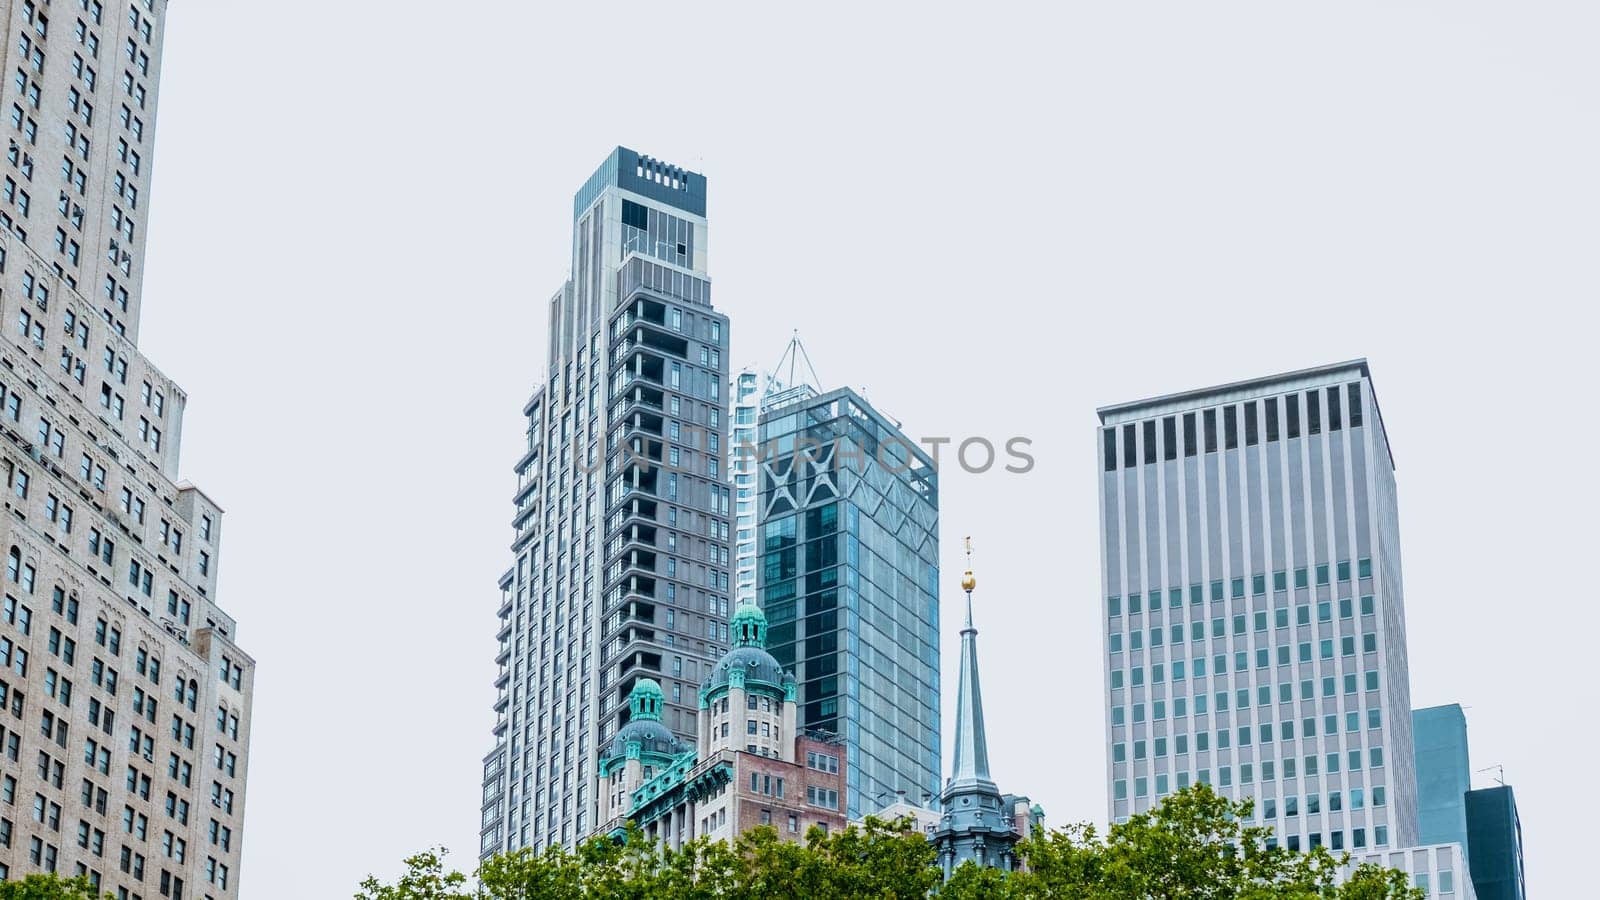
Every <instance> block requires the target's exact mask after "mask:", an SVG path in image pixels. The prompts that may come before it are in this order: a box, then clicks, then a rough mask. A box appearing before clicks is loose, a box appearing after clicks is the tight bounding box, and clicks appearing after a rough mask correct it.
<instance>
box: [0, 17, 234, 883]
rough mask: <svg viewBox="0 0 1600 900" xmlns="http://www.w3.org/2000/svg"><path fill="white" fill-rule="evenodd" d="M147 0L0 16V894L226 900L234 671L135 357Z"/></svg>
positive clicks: (145, 199)
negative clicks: (84, 881)
mask: <svg viewBox="0 0 1600 900" xmlns="http://www.w3.org/2000/svg"><path fill="white" fill-rule="evenodd" d="M166 13H167V4H166V2H165V0H131V2H128V3H122V4H112V3H102V2H100V0H56V2H55V3H54V4H51V3H49V2H47V0H0V16H3V21H4V23H5V24H4V27H5V30H6V35H5V42H4V51H3V52H4V53H5V71H6V78H5V81H4V83H3V84H0V108H3V109H4V110H5V114H6V117H7V119H8V124H7V135H6V146H7V151H6V165H5V167H4V174H3V177H4V184H3V192H0V200H3V203H0V306H3V311H0V321H3V322H5V323H6V324H5V339H4V340H0V430H3V433H4V439H3V440H0V447H3V453H0V455H3V465H4V472H3V473H0V474H3V476H4V477H5V479H6V495H5V499H6V513H7V514H6V515H5V517H4V519H3V523H0V547H3V548H4V549H5V552H6V553H7V559H8V562H7V566H6V576H5V583H4V589H5V597H4V608H3V615H0V879H4V878H14V877H20V876H21V875H23V874H25V873H29V872H41V871H47V872H59V873H62V874H64V875H76V874H82V875H86V876H88V877H89V879H90V880H92V881H94V882H95V883H96V884H98V885H99V888H100V890H102V891H105V892H109V893H111V894H113V895H115V896H118V897H130V896H134V897H196V898H198V897H210V898H216V900H221V898H228V897H236V896H238V882H239V853H240V847H241V844H242V838H243V831H242V829H243V816H244V793H245V775H246V771H247V769H248V767H249V755H248V752H247V750H248V744H249V739H250V705H251V690H252V683H253V681H254V677H255V665H254V663H253V662H252V660H251V659H250V657H249V656H248V655H247V654H246V653H245V652H244V651H243V650H241V649H240V648H239V647H238V646H237V645H236V644H235V643H234V641H235V639H236V637H237V633H236V629H235V626H234V621H233V619H232V618H231V617H229V616H228V614H227V613H225V612H223V611H222V609H221V608H220V607H218V606H217V567H218V562H219V554H220V546H219V541H220V540H221V537H222V510H221V508H220V507H218V506H217V504H216V503H215V502H213V501H212V500H211V499H210V498H208V497H207V496H206V495H205V494H204V493H202V492H201V491H200V489H199V488H196V487H195V486H193V485H191V484H189V483H188V482H185V481H180V480H179V479H178V444H179V439H180V437H181V435H182V433H183V414H184V408H185V405H186V400H185V396H184V393H183V391H182V389H180V388H179V387H178V386H177V385H176V384H175V383H173V381H172V380H171V379H169V378H168V377H167V376H166V375H164V374H162V372H161V371H160V370H158V369H157V368H156V367H155V366H154V365H153V364H152V363H151V362H150V360H149V359H147V358H146V357H145V356H144V354H143V353H141V352H140V351H139V348H138V347H137V346H136V344H135V341H136V339H137V337H138V334H139V312H140V309H141V305H142V301H141V296H140V285H141V282H142V279H143V277H144V250H145V226H146V222H147V215H148V209H149V205H150V192H149V185H150V169H151V164H152V162H153V159H154V146H153V141H154V137H155V135H154V128H155V118H156V99H157V91H158V74H159V71H160V67H161V58H162V30H163V27H164V25H165V21H166Z"/></svg>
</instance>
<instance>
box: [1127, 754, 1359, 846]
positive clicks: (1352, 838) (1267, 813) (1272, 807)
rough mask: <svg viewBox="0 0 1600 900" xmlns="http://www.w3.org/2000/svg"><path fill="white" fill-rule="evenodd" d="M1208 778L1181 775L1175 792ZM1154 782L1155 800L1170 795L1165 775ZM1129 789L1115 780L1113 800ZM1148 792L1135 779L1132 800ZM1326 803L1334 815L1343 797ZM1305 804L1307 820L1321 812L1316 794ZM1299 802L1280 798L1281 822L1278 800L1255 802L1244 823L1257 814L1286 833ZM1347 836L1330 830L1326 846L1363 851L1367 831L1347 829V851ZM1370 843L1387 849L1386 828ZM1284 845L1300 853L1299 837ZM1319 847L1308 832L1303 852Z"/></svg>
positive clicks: (1355, 805)
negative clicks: (1281, 803) (1133, 797)
mask: <svg viewBox="0 0 1600 900" xmlns="http://www.w3.org/2000/svg"><path fill="white" fill-rule="evenodd" d="M1226 771H1228V770H1227V768H1226V767H1224V768H1223V769H1221V770H1220V772H1226ZM1220 772H1219V774H1220ZM1210 777H1211V773H1210V771H1209V770H1201V771H1200V772H1198V773H1196V774H1195V775H1193V776H1191V775H1190V774H1189V773H1187V772H1180V773H1178V775H1177V778H1176V781H1177V785H1178V789H1179V790H1182V789H1183V788H1185V787H1188V786H1189V784H1190V782H1191V781H1203V782H1207V783H1209V781H1210ZM1154 781H1155V785H1154V787H1155V796H1156V797H1162V796H1165V795H1166V794H1167V793H1169V791H1168V788H1169V786H1170V781H1169V776H1167V775H1164V774H1162V775H1156V776H1154ZM1128 787H1129V785H1128V782H1127V780H1126V779H1118V780H1117V781H1115V782H1114V783H1113V784H1112V796H1113V798H1114V799H1116V800H1126V799H1127V797H1128ZM1150 789H1151V779H1150V778H1149V777H1140V778H1135V779H1134V784H1133V793H1134V796H1135V797H1139V798H1144V797H1149V796H1150ZM1383 790H1384V789H1383V788H1382V787H1381V786H1379V787H1374V788H1373V789H1372V805H1373V806H1374V807H1381V806H1383V805H1384V799H1383ZM1349 795H1350V800H1349V803H1350V808H1351V809H1352V810H1357V809H1361V808H1362V803H1363V799H1362V792H1361V789H1359V788H1353V789H1351V790H1350V791H1349ZM1327 799H1328V803H1327V808H1328V811H1329V812H1337V811H1339V810H1340V809H1342V808H1343V799H1342V796H1341V794H1340V792H1339V791H1330V792H1329V793H1328V796H1327ZM1304 800H1305V814H1306V815H1307V816H1310V815H1314V814H1317V813H1319V812H1320V811H1321V809H1322V804H1321V803H1320V800H1321V795H1319V794H1306V795H1305V796H1304ZM1300 801H1301V798H1300V797H1285V798H1283V806H1282V818H1280V817H1279V812H1280V809H1279V801H1278V799H1277V798H1272V797H1269V798H1265V799H1261V800H1259V801H1256V803H1255V804H1254V806H1253V808H1252V810H1251V812H1250V814H1249V816H1248V817H1247V819H1246V821H1256V819H1257V814H1258V813H1259V818H1260V820H1261V823H1262V824H1266V825H1273V826H1274V827H1276V826H1277V824H1278V823H1280V822H1281V823H1282V825H1283V827H1284V828H1285V829H1287V828H1288V827H1290V826H1292V825H1293V824H1294V823H1293V821H1292V820H1294V819H1296V817H1298V816H1300V814H1301V806H1300ZM1330 824H1336V823H1330ZM1346 834H1347V832H1346V831H1345V830H1344V829H1342V828H1333V829H1331V830H1330V831H1329V832H1328V833H1327V846H1328V847H1329V848H1330V849H1332V850H1345V849H1350V850H1359V849H1362V848H1365V847H1367V846H1368V832H1367V829H1366V828H1365V827H1353V828H1350V829H1349V831H1348V836H1349V837H1348V839H1349V845H1348V847H1347V846H1346V843H1345V841H1346ZM1371 841H1372V844H1371V845H1372V846H1374V847H1385V846H1388V844H1389V826H1388V825H1383V824H1379V825H1374V826H1373V827H1372V831H1371ZM1284 843H1285V844H1286V846H1287V847H1288V849H1289V850H1291V851H1299V850H1301V849H1302V845H1301V837H1300V835H1299V834H1289V835H1286V836H1285V838H1284ZM1277 844H1278V840H1277V838H1276V837H1273V838H1269V840H1268V845H1269V846H1277ZM1321 846H1324V843H1323V833H1322V832H1320V831H1313V832H1309V833H1308V834H1307V835H1306V841H1305V848H1306V849H1311V848H1315V847H1321Z"/></svg>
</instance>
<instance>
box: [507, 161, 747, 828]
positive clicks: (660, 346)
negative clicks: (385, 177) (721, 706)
mask: <svg viewBox="0 0 1600 900" xmlns="http://www.w3.org/2000/svg"><path fill="white" fill-rule="evenodd" d="M705 211H706V181H705V178H704V177H702V176H701V175H699V174H696V173H694V172H688V171H685V170H683V169H681V168H678V167H676V166H672V165H669V164H667V163H664V162H661V161H659V160H654V159H651V158H649V157H647V156H642V155H640V154H638V153H635V152H634V151H632V150H628V149H626V148H623V147H618V148H617V149H616V150H614V151H613V152H612V153H611V154H610V155H609V156H608V157H606V159H605V161H604V162H603V163H601V165H600V168H599V169H597V170H596V171H595V173H594V175H593V176H591V177H590V178H589V180H588V181H587V182H585V183H584V185H583V187H581V188H580V189H579V190H578V193H577V196H576V197H575V198H574V200H573V209H572V269H571V275H570V277H569V278H568V280H567V282H566V283H565V284H564V285H563V286H562V288H561V290H560V291H558V292H557V293H556V295H555V296H554V297H553V298H551V300H550V308H549V335H550V338H549V339H550V343H549V364H548V367H547V370H546V372H545V380H544V383H543V384H542V385H540V386H539V387H538V388H537V389H535V390H534V392H533V395H532V397H530V398H529V400H528V402H527V404H526V405H525V406H524V407H523V410H522V412H523V415H524V416H525V417H526V418H527V423H528V427H527V445H526V447H525V449H524V452H523V454H522V456H521V457H520V458H519V459H518V460H517V463H516V466H515V471H516V476H517V490H516V494H515V496H514V498H513V503H514V506H515V510H516V511H515V513H514V516H513V519H512V526H513V529H514V539H513V542H512V545H511V549H512V553H513V555H514V556H515V563H514V565H513V566H512V568H511V569H510V570H509V571H507V572H506V573H505V575H503V576H502V577H501V579H500V608H499V618H500V628H499V634H498V640H499V653H498V656H497V657H496V661H497V662H498V664H499V666H500V672H499V676H498V678H497V679H496V682H495V686H496V687H497V688H498V690H499V696H498V698H497V700H496V702H495V713H496V717H497V721H496V723H495V728H494V735H495V747H494V749H493V750H492V751H491V752H490V753H489V755H488V756H487V757H486V758H485V759H484V777H483V809H482V812H483V819H482V834H481V848H480V849H481V852H482V853H484V854H490V853H493V852H496V851H501V850H507V849H512V848H516V847H523V846H531V847H534V848H544V847H550V846H568V847H570V846H573V845H574V844H576V843H577V842H578V841H579V840H582V839H583V838H585V837H587V836H588V835H589V833H590V832H591V831H592V830H593V829H595V828H597V827H598V826H599V825H600V824H601V823H600V821H599V816H598V800H599V798H597V796H596V793H597V792H596V784H597V778H598V772H597V769H596V761H597V754H598V753H599V751H601V750H603V749H604V748H606V747H607V746H609V745H610V744H611V742H612V740H613V738H614V737H615V736H616V734H617V731H618V729H619V728H621V727H622V726H623V725H624V724H626V723H627V722H628V721H629V719H630V717H631V716H632V715H633V711H632V710H631V709H630V706H629V703H628V697H629V695H630V694H631V693H632V691H633V688H634V686H635V685H636V684H640V683H642V679H650V680H653V681H655V682H656V683H657V684H658V685H659V686H660V688H661V692H662V702H661V704H660V705H659V707H654V706H653V707H652V708H651V712H652V715H654V716H656V717H657V719H658V720H659V722H660V723H661V724H662V725H663V726H664V727H665V728H667V729H668V730H669V731H671V732H672V733H674V734H676V735H677V736H678V737H679V738H681V739H683V740H685V741H688V742H692V741H693V740H694V739H695V736H696V722H697V716H698V712H699V711H698V691H699V688H700V683H701V681H702V680H703V679H704V678H705V676H706V674H707V673H708V672H709V670H710V666H711V664H712V663H713V662H714V661H715V660H716V659H718V658H719V657H721V656H722V654H723V652H724V651H725V650H726V649H727V646H728V615H729V597H730V590H731V583H730V582H731V579H730V570H731V560H730V554H729V544H730V540H729V538H730V535H729V521H730V516H731V513H732V509H731V490H730V488H729V487H728V483H727V479H726V477H725V472H724V469H723V466H724V465H725V458H724V452H725V444H726V436H727V424H728V423H727V409H728V402H727V397H726V396H725V393H726V392H725V388H726V386H727V383H728V371H727V365H726V361H725V356H726V353H727V347H728V320H727V317H725V316H723V315H721V314H720V313H718V312H716V311H715V310H713V309H712V308H711V299H710V294H711V283H710V281H709V280H708V278H707V276H706V219H705Z"/></svg>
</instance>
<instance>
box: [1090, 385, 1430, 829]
mask: <svg viewBox="0 0 1600 900" xmlns="http://www.w3.org/2000/svg"><path fill="white" fill-rule="evenodd" d="M1100 420H1101V428H1100V429H1099V432H1098V435H1097V443H1098V449H1099V452H1098V454H1097V455H1096V467H1097V469H1098V471H1099V472H1100V478H1099V482H1100V518H1101V522H1102V528H1101V544H1102V569H1101V581H1102V588H1103V590H1102V595H1101V600H1100V605H1101V614H1102V626H1103V627H1104V628H1105V635H1106V638H1105V647H1106V656H1105V673H1106V683H1107V692H1106V733H1107V736H1108V737H1107V742H1108V748H1107V749H1108V754H1107V760H1106V777H1107V780H1108V782H1109V786H1110V792H1109V794H1110V813H1111V816H1112V818H1113V819H1115V820H1119V821H1120V820H1123V819H1125V818H1127V817H1128V816H1129V815H1130V814H1132V813H1136V812H1140V811H1142V810H1145V809H1148V808H1150V807H1151V806H1152V805H1153V804H1155V803H1156V802H1157V801H1158V800H1159V799H1160V798H1161V796H1162V795H1164V794H1167V793H1170V792H1172V791H1175V790H1177V789H1179V788H1182V787H1184V786H1185V785H1187V784H1189V783H1190V782H1193V781H1202V782H1208V783H1209V784H1211V786H1212V787H1213V788H1215V789H1216V790H1218V791H1219V792H1221V793H1223V794H1224V795H1227V796H1230V797H1235V798H1244V797H1254V798H1255V799H1256V816H1257V821H1258V822H1260V823H1261V824H1265V825H1270V826H1272V827H1273V829H1274V830H1275V831H1276V833H1277V835H1278V838H1279V840H1281V841H1282V842H1283V843H1284V844H1286V845H1287V846H1289V847H1291V848H1299V849H1306V848H1309V847H1311V846H1316V845H1318V844H1321V845H1324V846H1328V847H1330V848H1332V849H1334V850H1341V849H1348V850H1351V851H1355V852H1358V853H1359V852H1360V851H1362V850H1366V849H1369V848H1370V849H1377V848H1391V847H1396V848H1397V847H1408V846H1411V845H1413V844H1415V843H1416V841H1417V779H1416V772H1415V770H1414V765H1413V752H1412V739H1411V702H1410V700H1411V697H1410V684H1409V674H1408V671H1407V667H1406V621H1405V600H1404V594H1403V592H1402V590H1401V573H1400V540H1399V513H1398V508H1397V504H1396V499H1395V481H1394V462H1393V459H1392V457H1391V456H1390V452H1389V442H1388V439H1387V437H1386V435H1385V433H1384V429H1383V421H1382V419H1381V418H1380V416H1379V414H1378V404H1377V401H1376V398H1375V397H1374V394H1373V388H1372V380H1371V377H1370V375H1369V373H1368V371H1367V365H1366V363H1365V361H1362V360H1357V361H1354V362H1348V363H1340V364H1337V365H1330V366H1323V367H1321V368H1316V369H1308V370H1305V371H1301V372H1291V373H1288V374H1285V375H1277V376H1271V377H1267V378H1258V379H1254V380H1251V381H1245V382H1240V383H1237V384H1230V385H1225V386H1223V387H1218V388H1210V389H1205V390H1197V391H1190V392H1187V393H1182V394H1174V395H1170V396H1166V397H1157V398H1154V399H1150V400H1142V401H1138V402H1134V403H1125V404H1119V405H1116V406H1111V407H1107V408H1104V409H1102V410H1100Z"/></svg>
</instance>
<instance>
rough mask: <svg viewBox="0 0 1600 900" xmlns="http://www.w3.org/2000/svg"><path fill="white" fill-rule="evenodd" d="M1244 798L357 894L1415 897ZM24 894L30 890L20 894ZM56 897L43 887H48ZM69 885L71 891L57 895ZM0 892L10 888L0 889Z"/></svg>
mask: <svg viewBox="0 0 1600 900" xmlns="http://www.w3.org/2000/svg"><path fill="white" fill-rule="evenodd" d="M1250 810H1251V807H1250V802H1249V801H1244V802H1242V803H1241V802H1235V801H1232V800H1228V799H1227V798H1225V797H1221V796H1218V795H1217V794H1215V793H1214V792H1212V791H1211V789H1210V788H1208V787H1206V786H1205V785H1197V786H1194V787H1191V788H1188V789H1186V790H1183V791H1180V792H1178V793H1177V794H1173V795H1172V796H1170V797H1167V798H1166V799H1165V800H1163V801H1162V803H1161V804H1160V805H1159V806H1157V807H1156V808H1155V809H1152V810H1150V811H1149V812H1146V813H1141V814H1139V815H1136V816H1133V817H1131V818H1130V819H1129V820H1128V821H1127V822H1123V823H1119V824H1116V825H1112V826H1111V827H1110V828H1109V829H1107V830H1106V831H1105V832H1104V833H1102V832H1101V831H1099V830H1098V829H1096V828H1095V827H1094V826H1092V825H1073V826H1070V827H1067V828H1064V829H1059V830H1056V831H1044V830H1038V831H1036V832H1035V833H1034V834H1033V835H1032V836H1030V837H1028V838H1027V839H1025V840H1023V841H1022V842H1020V843H1019V844H1018V846H1017V851H1018V855H1019V856H1020V857H1021V858H1022V859H1023V860H1024V861H1025V863H1026V869H1025V870H1024V871H1019V872H1014V873H1005V872H1000V871H997V870H994V869H981V868H978V867H977V866H974V865H971V864H970V863H969V864H967V865H964V866H962V867H961V868H959V869H957V870H956V872H955V873H954V875H953V876H952V877H951V878H950V880H949V881H948V882H944V883H942V884H941V878H940V872H939V869H938V868H937V867H936V866H935V852H934V848H933V845H932V844H930V843H929V842H928V841H927V839H926V838H925V837H924V836H923V835H922V834H921V833H920V832H918V831H916V830H915V829H913V828H912V827H911V823H910V821H909V820H902V821H898V822H883V821H880V820H877V819H872V818H869V819H867V821H866V822H865V823H864V824H863V825H861V826H857V827H851V828H848V829H846V830H844V831H841V832H835V833H831V834H829V833H826V832H823V831H822V830H821V829H818V828H813V829H812V830H811V832H810V833H809V834H807V835H806V839H805V841H804V842H803V843H799V842H790V841H784V840H781V839H780V838H779V836H778V833H777V832H776V831H775V830H773V829H772V828H770V827H763V828H757V829H754V830H752V831H750V832H747V833H746V834H744V835H742V836H740V837H739V838H738V839H737V840H735V841H734V842H732V843H727V842H721V841H716V842H713V841H710V840H707V839H704V838H702V839H698V840H695V841H692V842H690V843H688V844H686V845H684V846H683V847H682V848H681V849H676V850H674V849H671V848H667V847H664V846H662V845H660V844H658V843H656V842H654V841H651V840H649V839H647V838H645V837H644V835H643V834H641V833H640V832H639V831H638V830H637V829H632V828H630V830H629V833H628V835H627V837H626V839H625V840H623V841H621V842H617V841H612V840H608V839H596V840H593V841H590V842H588V843H586V844H584V845H582V846H581V847H579V848H578V850H577V851H576V852H567V851H564V850H561V849H557V848H552V849H548V850H545V851H544V852H542V853H534V852H533V851H531V850H518V851H515V852H512V853H507V854H501V855H497V856H494V857H491V858H490V859H488V860H486V861H485V862H484V863H483V865H482V866H480V867H479V869H478V871H477V879H476V884H474V883H472V880H471V879H469V878H468V877H467V876H466V875H464V874H462V873H461V872H457V871H451V870H447V869H446V868H445V865H444V860H443V857H444V851H442V850H434V851H428V852H424V853H420V854H418V855H416V856H413V857H411V858H410V859H408V860H406V871H405V874H404V875H402V876H401V878H400V879H399V880H398V881H396V882H394V883H393V884H384V883H381V882H379V881H378V880H377V879H374V878H368V879H367V880H366V881H364V882H363V883H362V884H361V890H360V892H359V893H357V894H356V900H533V898H538V900H546V898H548V900H758V898H759V900H768V898H771V900H791V898H792V900H809V898H815V897H841V898H842V897H861V898H871V900H922V898H926V897H930V896H932V897H938V898H941V900H1043V898H1052V900H1091V898H1093V900H1105V898H1128V900H1421V898H1422V897H1423V894H1422V892H1421V891H1420V890H1416V889H1414V888H1411V887H1410V886H1409V885H1408V883H1407V879H1406V876H1405V874H1404V873H1402V872H1397V871H1394V870H1391V869H1384V868H1380V867H1378V866H1374V865H1362V866H1359V867H1357V868H1356V869H1355V870H1353V872H1351V873H1350V874H1349V875H1348V877H1347V878H1345V879H1344V880H1343V881H1342V882H1340V881H1338V880H1337V876H1338V874H1339V872H1340V870H1341V868H1342V867H1343V866H1344V865H1345V864H1346V862H1347V859H1348V857H1345V856H1344V855H1342V854H1341V855H1340V856H1335V855H1333V854H1332V853H1330V852H1329V851H1328V850H1326V849H1325V848H1321V847H1319V848H1316V849H1314V850H1312V851H1311V852H1309V853H1300V852H1297V851H1292V850H1288V849H1285V848H1282V847H1277V846H1274V845H1273V844H1272V843H1271V842H1270V841H1269V838H1270V836H1271V830H1270V829H1268V828H1264V827H1261V826H1253V825H1248V824H1245V823H1246V822H1248V821H1249V819H1250ZM23 896H26V897H27V898H28V900H33V898H32V896H31V895H23ZM48 896H50V897H52V898H53V896H54V895H48ZM68 896H73V897H74V898H75V895H68ZM0 900H9V898H8V897H7V896H6V895H4V894H0Z"/></svg>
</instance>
